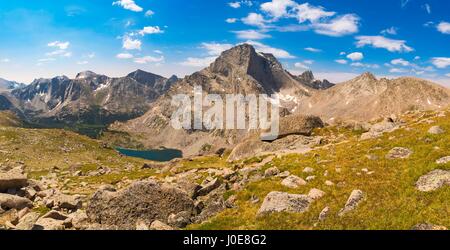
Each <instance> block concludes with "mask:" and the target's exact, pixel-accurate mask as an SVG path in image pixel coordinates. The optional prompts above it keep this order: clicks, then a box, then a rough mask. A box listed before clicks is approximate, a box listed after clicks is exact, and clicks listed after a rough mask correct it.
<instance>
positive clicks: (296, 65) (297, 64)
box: [294, 62, 309, 69]
mask: <svg viewBox="0 0 450 250" xmlns="http://www.w3.org/2000/svg"><path fill="white" fill-rule="evenodd" d="M294 67H296V68H299V69H309V66H307V65H305V64H304V63H301V62H297V63H295V64H294Z"/></svg>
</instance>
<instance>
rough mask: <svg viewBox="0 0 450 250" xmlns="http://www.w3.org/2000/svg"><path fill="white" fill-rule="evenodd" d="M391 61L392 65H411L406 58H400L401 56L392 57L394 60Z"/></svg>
mask: <svg viewBox="0 0 450 250" xmlns="http://www.w3.org/2000/svg"><path fill="white" fill-rule="evenodd" d="M391 63H392V64H393V65H401V66H404V67H406V66H410V65H411V63H410V62H408V61H406V60H404V59H402V58H399V59H394V60H392V61H391Z"/></svg>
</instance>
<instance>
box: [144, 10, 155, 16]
mask: <svg viewBox="0 0 450 250" xmlns="http://www.w3.org/2000/svg"><path fill="white" fill-rule="evenodd" d="M154 14H155V12H153V11H152V10H147V11H146V12H145V16H146V17H150V16H153V15H154Z"/></svg>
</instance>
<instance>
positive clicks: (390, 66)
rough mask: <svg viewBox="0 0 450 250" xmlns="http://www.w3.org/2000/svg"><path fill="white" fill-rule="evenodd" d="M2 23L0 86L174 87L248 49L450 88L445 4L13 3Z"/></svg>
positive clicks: (330, 73)
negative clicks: (136, 76) (61, 78)
mask: <svg viewBox="0 0 450 250" xmlns="http://www.w3.org/2000/svg"><path fill="white" fill-rule="evenodd" d="M0 20H1V22H0V37H1V40H0V77H2V78H5V79H11V80H17V81H21V82H25V83H29V82H31V81H32V80H33V79H35V78H39V77H52V76H56V75H67V76H69V77H74V76H75V74H76V73H77V72H80V71H83V70H87V69H89V70H93V71H95V72H97V73H102V74H106V75H109V76H123V75H125V74H127V73H129V72H131V71H134V70H136V69H138V68H140V69H143V70H146V71H150V72H154V73H158V74H161V75H164V76H170V75H172V74H176V75H178V76H179V77H182V76H184V75H186V74H191V73H193V72H194V71H197V70H199V69H201V68H203V67H205V66H207V65H208V64H209V63H210V62H211V61H212V60H213V59H214V58H215V57H217V55H218V54H220V52H221V51H223V50H225V49H227V48H229V47H231V46H233V45H236V44H239V43H243V42H248V43H251V44H253V45H254V46H255V47H256V49H257V50H260V51H263V52H269V53H273V54H275V56H277V57H278V58H279V59H280V61H281V62H282V63H283V65H284V66H285V68H286V69H288V70H289V71H291V72H293V73H301V72H302V71H304V70H306V69H311V70H312V71H313V72H314V73H315V74H316V76H317V77H318V78H328V79H330V80H332V81H335V82H340V81H343V80H347V79H349V78H352V77H354V76H356V75H357V74H360V73H362V72H365V71H371V72H374V73H375V74H376V75H377V76H380V77H396V76H404V75H407V76H416V77H421V78H426V79H430V80H433V81H436V82H439V83H442V84H446V85H448V86H450V46H449V45H450V3H449V2H448V1H447V0H379V1H373V0H339V1H338V0H328V1H326V0H311V1H300V0H271V1H270V0H258V1H250V0H213V1H205V0H188V1H187V0H95V1H88V0H71V1H69V0H58V1H54V0H33V1H29V0H14V1H1V2H0Z"/></svg>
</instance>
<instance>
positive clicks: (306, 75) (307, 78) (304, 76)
mask: <svg viewBox="0 0 450 250" xmlns="http://www.w3.org/2000/svg"><path fill="white" fill-rule="evenodd" d="M299 78H301V79H303V80H305V81H306V82H312V81H314V74H313V72H312V71H311V70H307V71H305V72H303V73H302V74H301V75H300V76H299Z"/></svg>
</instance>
